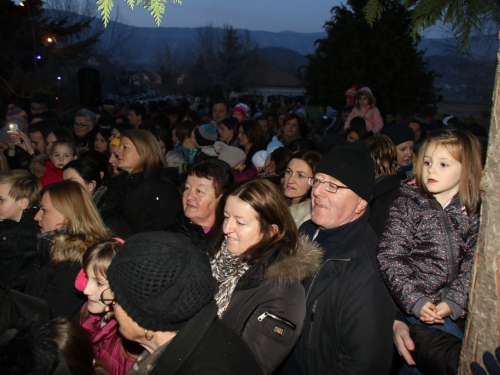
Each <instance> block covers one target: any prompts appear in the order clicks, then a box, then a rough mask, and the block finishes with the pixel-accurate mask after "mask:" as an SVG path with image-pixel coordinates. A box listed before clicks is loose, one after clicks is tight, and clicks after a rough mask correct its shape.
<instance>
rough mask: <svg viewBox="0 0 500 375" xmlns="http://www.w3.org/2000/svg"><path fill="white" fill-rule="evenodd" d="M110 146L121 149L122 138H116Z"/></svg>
mask: <svg viewBox="0 0 500 375" xmlns="http://www.w3.org/2000/svg"><path fill="white" fill-rule="evenodd" d="M109 145H110V146H116V147H120V137H115V138H114V139H113V140H112V141H111V143H110V144H109Z"/></svg>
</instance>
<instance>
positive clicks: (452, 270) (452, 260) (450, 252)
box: [438, 207, 457, 285]
mask: <svg viewBox="0 0 500 375" xmlns="http://www.w3.org/2000/svg"><path fill="white" fill-rule="evenodd" d="M438 209H439V218H440V219H441V222H442V223H443V228H444V234H445V237H446V242H447V244H448V263H449V264H448V265H449V267H450V278H449V281H448V285H450V284H451V283H452V282H453V281H454V280H455V278H456V273H457V272H456V270H455V253H454V252H453V243H452V241H451V232H450V228H449V227H448V223H447V222H446V218H445V216H444V209H443V208H442V207H438Z"/></svg>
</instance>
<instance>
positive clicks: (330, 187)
mask: <svg viewBox="0 0 500 375" xmlns="http://www.w3.org/2000/svg"><path fill="white" fill-rule="evenodd" d="M307 183H308V184H309V186H312V187H313V188H317V187H318V186H319V185H320V184H322V185H323V188H324V189H325V190H326V191H327V192H329V193H336V192H337V190H339V189H349V188H348V187H347V186H339V185H337V184H334V183H333V182H328V181H321V180H320V179H317V178H314V177H309V178H308V179H307Z"/></svg>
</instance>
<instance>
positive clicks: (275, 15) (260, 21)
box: [113, 0, 341, 33]
mask: <svg viewBox="0 0 500 375" xmlns="http://www.w3.org/2000/svg"><path fill="white" fill-rule="evenodd" d="M340 3H341V1H340V0H183V4H182V5H178V4H173V3H167V4H166V7H165V14H164V15H163V18H162V22H161V25H160V27H198V26H206V25H207V24H209V23H212V24H213V25H214V26H223V25H224V24H230V25H232V26H233V27H235V28H238V29H249V30H265V31H274V32H279V31H297V32H303V33H310V32H321V31H323V25H324V23H325V22H326V21H327V20H328V19H330V9H331V8H332V7H333V6H335V5H339V4H340ZM118 8H119V13H120V16H121V17H122V19H123V21H125V23H127V24H129V25H132V26H142V27H156V24H155V22H154V20H153V17H151V15H150V14H149V12H148V11H146V10H145V9H144V8H142V6H141V5H139V6H136V7H135V8H134V10H131V9H130V8H129V7H128V5H127V3H126V2H125V0H114V9H113V12H116V10H117V9H118Z"/></svg>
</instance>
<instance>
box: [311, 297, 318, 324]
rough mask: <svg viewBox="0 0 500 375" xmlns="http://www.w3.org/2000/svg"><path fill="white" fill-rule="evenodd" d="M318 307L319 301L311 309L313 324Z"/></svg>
mask: <svg viewBox="0 0 500 375" xmlns="http://www.w3.org/2000/svg"><path fill="white" fill-rule="evenodd" d="M317 306H318V300H315V301H314V303H313V305H312V308H311V322H314V314H316V308H317Z"/></svg>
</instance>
